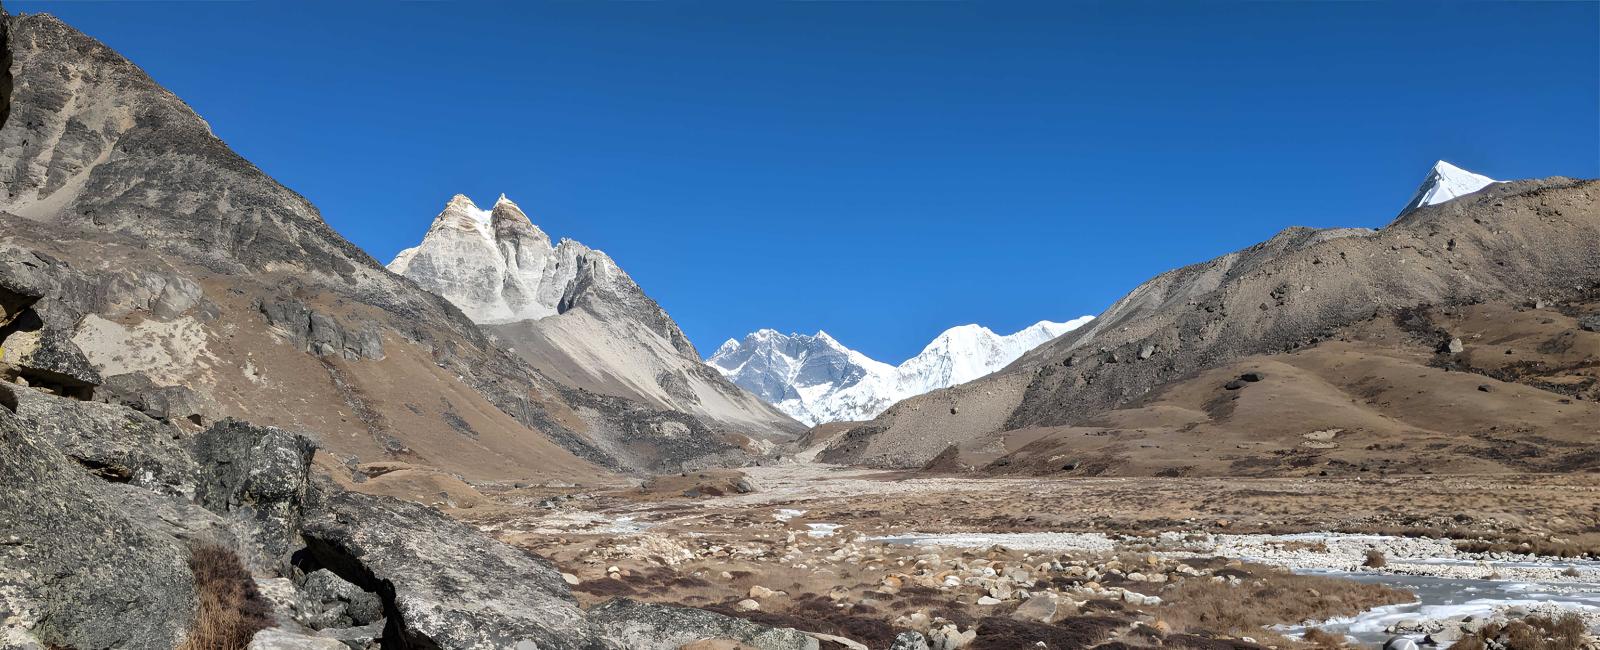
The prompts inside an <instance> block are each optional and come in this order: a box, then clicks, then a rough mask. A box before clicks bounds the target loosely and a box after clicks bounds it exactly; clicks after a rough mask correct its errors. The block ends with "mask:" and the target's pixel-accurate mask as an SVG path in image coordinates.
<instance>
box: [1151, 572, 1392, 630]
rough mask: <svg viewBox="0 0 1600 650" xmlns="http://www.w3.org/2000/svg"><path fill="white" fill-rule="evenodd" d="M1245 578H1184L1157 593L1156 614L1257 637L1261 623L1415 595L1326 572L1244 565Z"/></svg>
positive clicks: (1186, 626) (1175, 626)
mask: <svg viewBox="0 0 1600 650" xmlns="http://www.w3.org/2000/svg"><path fill="white" fill-rule="evenodd" d="M1244 568H1245V569H1247V570H1248V571H1249V572H1250V573H1249V575H1250V577H1249V578H1241V580H1243V582H1242V583H1241V584H1240V585H1239V586H1237V587H1235V586H1230V585H1228V584H1227V583H1220V582H1211V581H1210V580H1184V581H1182V582H1179V583H1177V584H1175V585H1173V586H1171V587H1168V588H1167V590H1165V591H1163V592H1162V593H1161V597H1162V598H1163V599H1164V600H1165V601H1166V602H1165V603H1164V604H1162V605H1161V606H1160V609H1159V613H1158V614H1157V616H1158V617H1159V618H1160V619H1161V620H1163V621H1166V622H1167V624H1168V625H1170V626H1172V630H1173V631H1174V632H1190V633H1196V634H1204V633H1209V634H1213V635H1216V634H1230V635H1247V636H1253V637H1256V638H1263V637H1262V628H1263V627H1266V626H1269V625H1277V624H1282V623H1296V622H1299V621H1305V620H1326V619H1330V618H1334V617H1340V616H1354V615H1355V614H1356V613H1358V612H1361V611H1364V610H1368V609H1371V608H1373V607H1377V606H1380V605H1390V604H1394V603H1406V602H1411V601H1414V600H1416V597H1415V596H1413V595H1412V594H1411V593H1410V592H1406V591H1402V590H1399V589H1395V588H1393V587H1386V586H1383V585H1377V584H1368V583H1361V582H1356V581H1354V580H1344V579H1340V578H1329V577H1325V576H1310V575H1295V574H1293V573H1289V572H1287V571H1280V570H1277V569H1271V568H1267V567H1262V566H1258V565H1249V564H1247V565H1245V567H1244Z"/></svg>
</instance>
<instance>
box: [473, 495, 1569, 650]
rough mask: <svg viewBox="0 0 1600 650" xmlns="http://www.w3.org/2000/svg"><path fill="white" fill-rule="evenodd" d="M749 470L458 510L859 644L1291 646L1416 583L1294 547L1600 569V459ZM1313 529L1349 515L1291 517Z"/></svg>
mask: <svg viewBox="0 0 1600 650" xmlns="http://www.w3.org/2000/svg"><path fill="white" fill-rule="evenodd" d="M747 474H748V479H747V480H743V481H741V480H738V479H737V478H733V477H730V476H729V475H728V474H727V473H726V472H716V473H708V474H705V475H704V476H701V475H698V474H690V475H686V476H681V477H672V478H671V479H670V480H656V481H653V482H651V483H649V484H648V485H645V486H642V487H635V488H628V489H623V490H616V491H611V492H598V493H596V492H581V491H578V489H577V488H569V489H562V488H550V487H543V488H540V487H524V488H514V489H513V488H509V487H507V488H504V489H485V490H484V492H485V493H486V494H485V498H484V499H483V500H482V501H481V502H480V503H478V504H476V505H475V506H474V507H471V508H460V509H455V510H452V511H451V514H453V515H455V516H457V517H459V518H461V519H463V520H466V521H467V522H469V523H472V524H474V525H477V526H479V527H480V528H482V529H484V530H487V531H489V532H491V533H493V534H495V535H496V536H497V537H499V538H501V539H503V540H505V541H508V542H511V543H514V544H517V545H520V546H523V547H525V548H528V549H530V550H533V551H535V552H537V553H539V554H541V555H544V556H546V557H549V558H551V559H552V560H553V561H554V562H555V563H556V564H557V565H558V566H559V567H560V568H561V569H562V570H563V571H564V572H566V574H567V577H568V579H569V582H571V583H572V584H573V585H574V591H575V592H576V593H578V594H579V597H580V600H582V601H583V603H584V604H585V605H586V606H592V605H595V604H598V603H600V602H603V601H604V600H606V599H609V598H611V597H612V596H616V595H626V596H630V597H633V598H637V599H640V600H648V601H656V602H672V603H683V604H688V605H693V606H699V607H706V608H710V609H714V610H718V611H723V612H725V613H729V614H734V615H738V616H742V617H746V618H751V619H754V620H758V621H761V622H764V623H770V624H778V625H784V626H791V627H796V628H798V629H802V630H806V631H811V632H816V633H818V634H821V635H824V638H833V639H836V640H835V641H833V642H835V643H838V646H837V647H869V648H888V647H891V645H892V644H893V643H894V642H895V638H896V636H897V635H899V634H902V633H904V632H907V631H913V632H917V633H919V634H923V635H925V637H926V638H928V639H929V640H930V641H931V642H932V644H933V647H935V648H940V647H943V648H956V647H973V648H984V647H992V648H1011V647H1058V648H1074V647H1091V646H1097V645H1102V644H1106V643H1121V644H1124V645H1126V646H1133V647H1151V646H1166V647H1204V648H1215V647H1254V646H1256V645H1258V644H1259V645H1265V646H1278V647H1287V646H1291V645H1295V644H1303V643H1307V642H1306V641H1301V640H1298V638H1297V637H1298V632H1299V631H1301V628H1292V629H1294V630H1295V631H1296V634H1294V635H1291V636H1294V637H1296V638H1289V637H1286V636H1284V634H1283V632H1285V631H1286V630H1288V629H1291V628H1287V627H1285V628H1280V629H1278V630H1277V631H1274V630H1273V629H1271V628H1273V626H1294V625H1296V624H1300V623H1303V622H1306V621H1322V620H1327V619H1332V618H1337V617H1350V616H1353V615H1356V614H1357V613H1359V612H1362V611H1365V610H1370V609H1372V608H1374V607H1378V606H1381V605H1387V604H1394V603H1404V602H1408V601H1411V600H1412V596H1411V594H1409V593H1407V592H1405V591H1402V590H1395V589H1390V588H1387V587H1383V586H1380V585H1376V584H1370V583H1360V582H1355V581H1351V580H1343V579H1338V578H1331V577H1319V576H1311V575H1301V574H1295V573H1291V572H1289V571H1287V570H1285V569H1287V568H1296V569H1305V568H1319V569H1331V570H1363V569H1362V565H1364V564H1369V563H1371V562H1373V560H1371V559H1370V558H1369V555H1370V554H1371V553H1377V554H1379V555H1380V556H1386V557H1387V558H1392V559H1393V560H1394V561H1393V562H1392V563H1391V564H1390V565H1389V566H1387V567H1386V568H1383V569H1370V570H1373V571H1389V572H1396V573H1406V574H1420V575H1439V576H1446V577H1457V578H1493V579H1511V578H1515V579H1526V580H1556V581H1561V580H1570V581H1574V582H1575V583H1584V584H1594V583H1600V566H1596V565H1592V564H1591V563H1587V562H1584V561H1573V562H1566V563H1563V562H1562V561H1560V560H1559V559H1558V558H1555V557H1553V556H1556V555H1563V554H1565V555H1569V556H1570V555H1582V554H1584V553H1593V552H1594V551H1596V550H1597V549H1600V544H1597V540H1600V536H1597V535H1596V533H1595V532H1594V531H1595V530H1597V528H1596V526H1597V524H1600V498H1597V494H1596V492H1597V491H1600V486H1597V485H1595V484H1594V482H1593V481H1589V480H1584V479H1583V478H1582V477H1561V476H1538V475H1526V476H1494V477H1449V478H1438V477H1387V478H1381V479H1379V478H1372V479H1315V478H1308V479H1246V480H1224V479H1184V478H1171V479H1162V478H1136V479H1110V478H1107V479H1073V480H1054V481H1051V480H1039V479H1034V478H1029V479H1011V478H984V479H974V478H957V477H945V478H927V477H912V476H907V475H898V474H888V473H881V472H871V471H866V470H855V469H843V468H837V467H833V466H827V465H815V464H790V465H781V466H776V467H758V468H750V469H748V470H747ZM741 490H748V491H745V492H741ZM688 495H693V496H688ZM1304 532H1327V533H1346V534H1350V535H1344V536H1335V537H1333V538H1330V539H1329V540H1328V541H1299V540H1297V538H1295V537H1293V536H1292V535H1291V534H1293V533H1304ZM955 533H961V534H959V535H957V534H955ZM1354 534H1360V535H1359V536H1357V535H1354ZM917 535H923V536H932V538H923V539H919V538H917V537H916V536H917ZM1532 553H1543V554H1546V555H1547V556H1549V557H1546V558H1545V559H1547V560H1550V562H1546V563H1543V564H1541V563H1540V562H1539V561H1537V558H1530V557H1528V554H1532ZM1240 558H1249V560H1250V561H1241V559H1240ZM1511 559H1520V560H1530V559H1531V560H1534V561H1531V562H1527V561H1525V562H1506V561H1503V560H1511ZM1441 560H1447V561H1448V562H1445V563H1440V561H1441ZM1569 569H1570V571H1569ZM1511 572H1516V573H1514V574H1512V573H1511ZM1566 573H1571V575H1566ZM1594 622H1596V621H1592V620H1589V621H1585V622H1584V625H1586V626H1587V625H1589V624H1591V623H1594ZM1479 624H1481V621H1480V622H1479ZM1436 627H1437V626H1436ZM1452 629H1454V628H1452ZM1473 629H1476V628H1473ZM1468 631H1469V632H1470V630H1468ZM1334 636H1335V637H1337V636H1338V635H1334ZM1312 638H1316V635H1315V634H1313V635H1312ZM1039 642H1043V643H1044V646H1036V644H1037V643H1039ZM852 644H860V645H852ZM824 645H825V646H827V644H826V643H825V644H824Z"/></svg>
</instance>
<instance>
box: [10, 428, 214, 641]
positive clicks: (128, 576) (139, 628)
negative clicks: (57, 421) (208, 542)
mask: <svg viewBox="0 0 1600 650" xmlns="http://www.w3.org/2000/svg"><path fill="white" fill-rule="evenodd" d="M115 487H118V486H113V485H110V484H107V483H104V482H102V481H100V480H99V479H97V478H94V477H93V476H92V475H90V474H88V473H86V472H85V471H84V470H83V468H82V467H80V466H79V465H78V464H77V463H75V462H73V461H72V460H69V459H68V458H67V457H66V456H64V455H62V453H61V452H60V451H58V450H57V449H56V447H55V446H54V445H53V444H52V443H51V442H49V441H47V440H45V439H43V438H42V437H41V436H39V435H38V434H37V433H35V432H34V431H33V430H32V429H31V428H30V427H27V426H24V425H22V423H20V422H19V421H18V419H17V418H16V416H14V415H13V414H12V413H11V412H10V411H9V410H7V409H4V408H0V623H3V625H4V627H3V628H0V646H4V647H13V646H20V647H28V645H29V644H30V643H33V642H35V640H36V642H37V643H39V644H43V645H44V646H46V647H65V648H129V649H133V650H139V649H144V648H149V649H151V650H168V649H170V648H175V647H177V646H178V644H179V643H180V642H182V640H183V637H184V634H185V633H186V632H187V630H188V628H189V624H190V622H191V620H192V618H193V616H194V610H195V594H194V582H193V577H192V576H191V574H190V571H189V567H188V564H187V561H188V557H189V554H188V551H187V550H186V549H185V548H184V546H183V544H182V543H180V542H179V541H178V540H176V539H174V538H172V537H170V536H168V535H165V534H162V533H159V532H156V531H153V530H150V529H148V528H146V527H145V526H143V525H141V524H140V523H139V522H137V521H135V520H133V519H130V518H129V517H128V516H126V515H125V514H123V512H122V509H121V508H120V507H119V506H117V505H115V504H116V503H117V501H116V499H114V498H112V497H111V496H110V495H109V492H108V491H109V490H110V489H112V488H115Z"/></svg>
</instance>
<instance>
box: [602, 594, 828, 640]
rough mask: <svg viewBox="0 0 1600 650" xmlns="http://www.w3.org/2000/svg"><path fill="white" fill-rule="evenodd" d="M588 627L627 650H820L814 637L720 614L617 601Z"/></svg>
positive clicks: (623, 600)
mask: <svg viewBox="0 0 1600 650" xmlns="http://www.w3.org/2000/svg"><path fill="white" fill-rule="evenodd" d="M589 622H590V623H592V624H594V626H595V628H596V629H598V630H600V631H601V632H600V633H601V634H602V635H604V636H605V638H606V640H607V641H610V642H612V643H615V644H617V646H618V647H622V648H677V647H681V646H683V645H686V644H689V643H694V642H695V641H704V640H719V641H737V642H739V643H740V644H742V647H745V646H747V647H751V648H758V649H759V650H817V648H818V647H819V645H820V644H819V643H818V642H817V640H816V639H815V638H812V637H811V636H809V635H807V634H806V633H804V632H801V631H799V630H795V629H792V628H774V627H767V626H765V625H761V624H759V623H754V622H751V621H747V620H744V619H742V618H734V617H732V616H724V615H722V614H718V613H716V612H708V611H706V610H703V609H691V608H688V607H673V606H670V605H655V604H651V603H641V602H638V601H635V600H629V599H627V598H616V599H613V600H611V601H608V602H607V603H606V604H604V605H601V606H599V607H596V608H594V609H591V610H589Z"/></svg>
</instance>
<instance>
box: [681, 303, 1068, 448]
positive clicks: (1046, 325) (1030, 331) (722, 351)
mask: <svg viewBox="0 0 1600 650" xmlns="http://www.w3.org/2000/svg"><path fill="white" fill-rule="evenodd" d="M1092 318H1093V317H1091V316H1084V317H1082V318H1076V319H1073V320H1071V321H1068V322H1065V323H1053V322H1050V321H1040V322H1038V323H1035V324H1033V325H1030V326H1029V327H1027V328H1025V329H1023V330H1022V331H1020V332H1017V333H1015V334H1010V335H1000V334H996V333H995V332H994V331H993V330H990V329H989V328H987V327H983V326H981V325H960V326H957V327H952V328H950V329H948V330H945V331H944V332H941V333H940V334H939V335H938V336H936V337H934V339H933V340H932V341H930V342H929V343H928V345H927V346H926V347H924V348H923V349H922V352H920V353H918V354H917V356H915V357H912V358H911V359H908V360H907V361H906V362H904V363H902V364H900V365H898V366H892V365H889V364H887V363H883V362H881V361H877V360H875V359H873V358H871V357H868V356H867V355H865V354H862V353H860V352H857V351H855V350H852V349H850V348H847V347H845V346H844V345H843V344H841V343H839V341H837V340H835V339H834V338H833V337H832V336H830V335H828V333H827V332H823V331H818V332H817V333H816V334H812V335H806V334H782V333H779V332H777V331H775V330H772V329H760V330H756V331H754V332H751V333H750V334H749V335H747V336H745V337H744V340H742V341H739V340H735V339H728V341H727V342H726V343H723V344H722V347H720V348H718V349H717V352H716V354H713V355H711V358H710V359H708V360H707V361H706V362H707V363H709V364H711V367H713V368H716V369H717V370H718V371H720V372H721V373H722V374H723V375H724V376H726V377H727V378H728V379H730V380H732V381H733V383H735V384H737V385H739V386H740V387H742V388H744V389H746V390H749V391H751V392H753V393H755V394H756V395H757V396H758V397H761V398H762V399H765V400H767V401H768V402H771V403H772V404H774V405H776V406H777V407H778V409H779V410H782V411H783V412H785V413H788V414H789V415H790V416H791V417H794V418H795V419H797V420H800V421H801V422H805V423H807V424H812V425H815V424H820V423H823V422H838V421H845V420H865V419H869V418H872V417H874V416H876V415H877V414H879V413H882V412H883V411H884V409H887V408H889V406H891V405H893V404H894V403H895V402H898V401H900V400H902V399H905V398H907V397H911V396H913V395H920V394H922V393H926V392H928V391H931V390H935V389H939V388H945V387H947V386H953V385H955V384H959V383H963V382H967V381H971V380H973V379H977V378H979V377H982V376H984V375H987V374H989V373H991V372H994V371H996V370H999V369H1001V368H1004V367H1005V366H1006V365H1007V364H1010V363H1011V362H1012V361H1015V360H1016V359H1017V357H1020V356H1022V354H1023V353H1024V352H1027V351H1028V350H1031V349H1033V348H1035V347H1038V346H1039V344H1041V343H1044V342H1045V341H1048V340H1050V339H1053V338H1055V337H1057V336H1060V335H1062V334H1065V333H1067V332H1069V331H1071V330H1073V329H1076V328H1077V327H1079V326H1080V325H1083V324H1084V323H1086V322H1088V321H1089V320H1091V319H1092Z"/></svg>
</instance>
